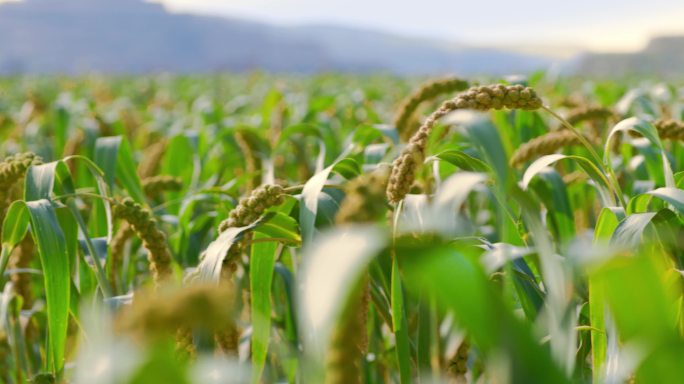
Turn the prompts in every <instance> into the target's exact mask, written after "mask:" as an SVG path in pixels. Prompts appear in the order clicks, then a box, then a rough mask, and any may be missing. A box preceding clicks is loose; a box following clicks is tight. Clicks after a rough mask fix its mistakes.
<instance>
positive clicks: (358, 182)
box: [335, 167, 389, 224]
mask: <svg viewBox="0 0 684 384" xmlns="http://www.w3.org/2000/svg"><path fill="white" fill-rule="evenodd" d="M388 181H389V167H381V168H378V169H377V170H375V171H373V172H371V173H368V174H364V175H361V176H359V177H357V178H356V179H354V180H352V181H350V182H349V183H348V184H347V186H346V187H345V193H346V196H345V198H344V200H343V201H342V204H340V209H339V210H338V211H337V216H336V217H335V221H337V223H338V224H343V223H366V222H372V221H374V220H375V219H377V218H378V217H380V216H382V214H383V213H384V212H385V211H386V207H385V189H386V188H387V182H388Z"/></svg>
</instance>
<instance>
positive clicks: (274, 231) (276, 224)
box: [254, 212, 302, 246]
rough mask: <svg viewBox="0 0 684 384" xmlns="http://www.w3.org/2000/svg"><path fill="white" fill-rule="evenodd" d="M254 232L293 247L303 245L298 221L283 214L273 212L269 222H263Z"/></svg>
mask: <svg viewBox="0 0 684 384" xmlns="http://www.w3.org/2000/svg"><path fill="white" fill-rule="evenodd" d="M254 230H255V231H256V232H259V233H262V234H264V235H267V237H270V238H275V239H278V241H280V242H283V243H287V244H289V245H292V246H299V245H301V243H302V237H301V236H300V235H299V225H298V224H297V220H295V219H293V218H292V217H290V216H288V215H286V214H284V213H282V212H273V214H270V215H269V217H268V219H267V220H263V221H262V222H261V223H260V224H259V225H258V226H257V227H255V228H254Z"/></svg>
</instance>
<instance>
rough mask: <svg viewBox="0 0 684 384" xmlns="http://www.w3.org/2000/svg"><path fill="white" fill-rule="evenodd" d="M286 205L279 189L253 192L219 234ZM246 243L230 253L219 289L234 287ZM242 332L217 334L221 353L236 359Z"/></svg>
mask: <svg viewBox="0 0 684 384" xmlns="http://www.w3.org/2000/svg"><path fill="white" fill-rule="evenodd" d="M284 201H285V191H284V190H283V188H282V187H281V186H279V185H270V184H269V185H262V186H260V187H258V188H257V189H255V190H253V191H252V193H251V194H250V195H249V196H248V197H244V198H242V199H240V202H239V203H238V205H237V206H236V207H235V208H233V210H231V211H230V213H229V214H228V218H227V219H226V220H224V221H223V222H221V224H219V232H220V233H223V232H225V231H226V230H227V229H228V228H233V227H244V226H246V225H249V224H251V223H253V222H255V221H256V220H257V219H259V217H261V215H263V214H264V212H265V211H266V210H267V209H268V208H270V207H274V206H277V205H280V204H282V203H283V202H284ZM243 244H244V243H243V242H242V241H238V242H237V243H235V244H233V246H232V247H230V249H229V250H228V255H227V256H226V259H225V261H224V264H223V267H222V269H221V281H220V285H227V286H231V285H232V281H231V279H232V275H233V272H234V270H235V268H236V259H238V258H239V257H240V254H241V253H242V251H243ZM239 338H240V332H239V330H238V329H237V327H235V326H232V327H226V329H224V330H222V331H219V332H216V333H215V334H214V342H215V343H216V346H217V347H218V348H217V349H218V351H219V352H220V353H222V354H225V355H229V356H237V353H238V346H239Z"/></svg>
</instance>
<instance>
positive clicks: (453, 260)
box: [397, 245, 569, 383]
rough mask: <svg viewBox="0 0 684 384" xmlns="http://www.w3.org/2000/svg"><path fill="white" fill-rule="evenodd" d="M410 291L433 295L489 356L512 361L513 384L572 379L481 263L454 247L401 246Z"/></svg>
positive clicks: (509, 363) (508, 365) (509, 365)
mask: <svg viewBox="0 0 684 384" xmlns="http://www.w3.org/2000/svg"><path fill="white" fill-rule="evenodd" d="M397 255H398V257H399V260H400V262H401V263H400V265H401V267H402V269H401V271H402V275H403V276H404V281H405V282H406V286H407V288H408V289H410V290H413V291H414V292H420V293H422V294H429V295H431V296H432V297H434V298H435V299H436V300H437V302H438V303H439V304H440V305H441V306H442V307H444V308H446V309H449V310H451V311H453V313H454V315H455V317H456V319H457V320H458V322H459V324H460V325H461V326H463V327H464V329H465V330H466V331H467V332H468V334H469V335H470V336H471V337H472V339H473V341H474V343H475V344H476V345H477V346H478V347H479V348H480V349H481V350H482V352H483V353H484V354H485V356H488V355H493V354H496V356H497V357H498V358H505V359H507V360H508V361H507V362H506V363H503V365H502V366H500V368H501V369H506V370H508V372H507V374H509V375H510V376H508V377H509V380H510V382H513V383H568V382H569V381H568V379H567V378H566V377H565V376H564V375H563V373H562V371H561V370H560V369H559V368H558V367H557V366H556V365H555V364H554V362H553V361H552V360H551V358H550V355H549V353H548V352H547V351H546V350H545V349H543V348H542V347H541V346H540V345H539V344H537V342H536V341H535V340H534V338H533V336H532V330H531V329H530V328H529V326H527V325H526V324H524V323H522V322H521V321H520V320H519V319H518V317H516V316H515V315H514V314H513V313H511V312H510V310H509V309H508V307H507V305H506V304H505V303H504V302H503V300H502V298H501V297H500V296H499V295H498V294H497V293H496V292H495V291H494V290H493V288H492V287H491V286H490V284H489V281H488V279H487V277H486V276H485V274H484V273H483V271H482V270H481V267H480V266H479V265H478V264H477V261H476V260H474V259H470V258H468V257H466V256H465V255H463V254H461V253H459V252H457V251H455V250H454V249H453V248H451V247H449V246H427V245H424V246H422V247H420V248H417V247H415V246H407V247H405V248H404V247H399V248H397Z"/></svg>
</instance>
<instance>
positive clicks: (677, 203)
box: [646, 187, 684, 215]
mask: <svg viewBox="0 0 684 384" xmlns="http://www.w3.org/2000/svg"><path fill="white" fill-rule="evenodd" d="M646 193H647V194H649V195H651V196H655V197H657V198H659V199H661V200H664V201H666V202H668V203H669V204H670V205H671V206H672V207H673V208H674V209H676V210H677V212H678V213H679V214H680V215H684V191H683V190H681V189H678V188H667V187H664V188H658V189H656V190H653V191H650V192H646Z"/></svg>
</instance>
